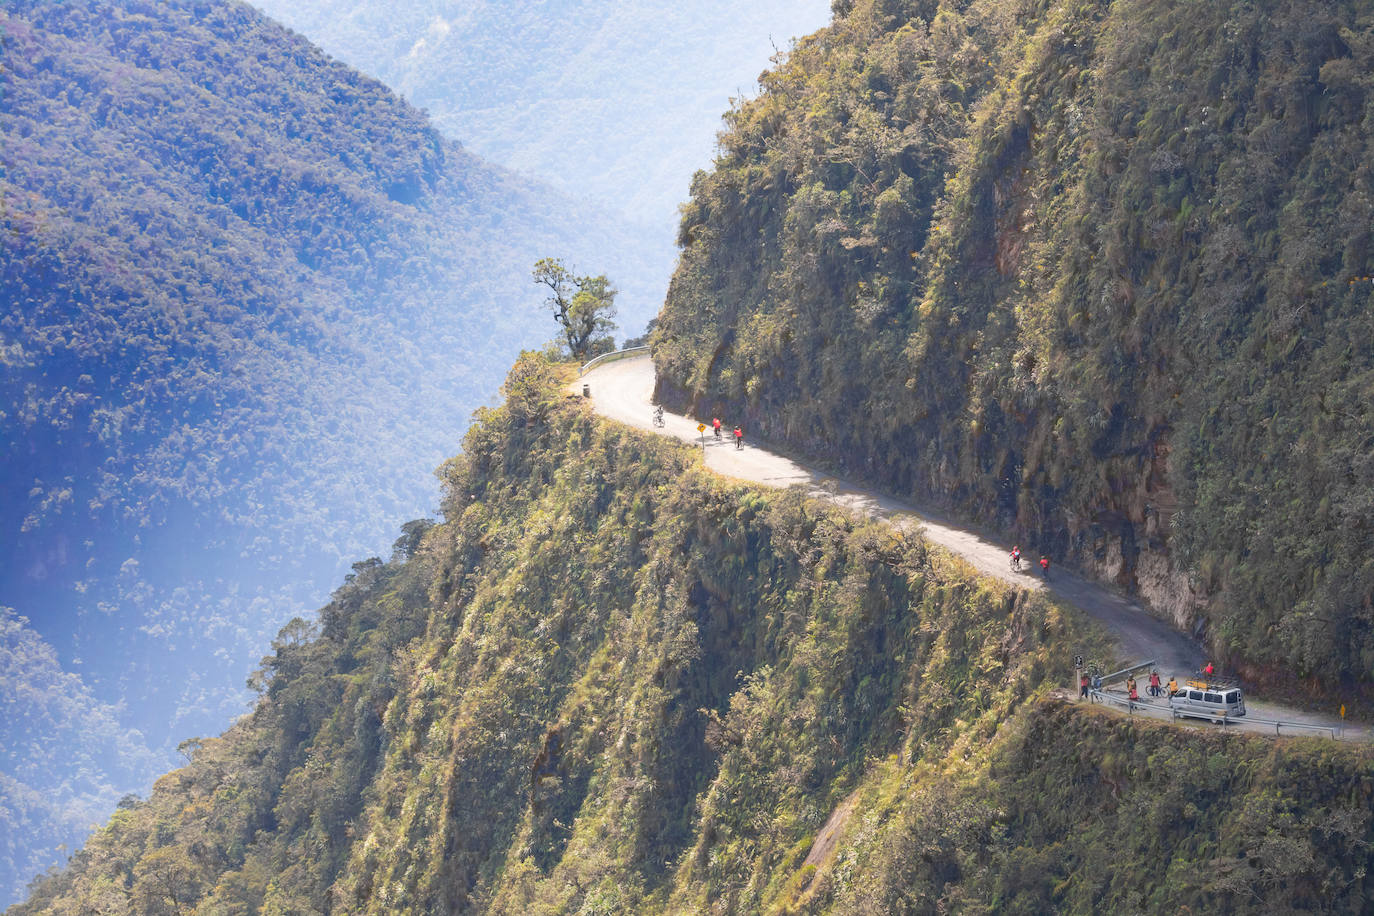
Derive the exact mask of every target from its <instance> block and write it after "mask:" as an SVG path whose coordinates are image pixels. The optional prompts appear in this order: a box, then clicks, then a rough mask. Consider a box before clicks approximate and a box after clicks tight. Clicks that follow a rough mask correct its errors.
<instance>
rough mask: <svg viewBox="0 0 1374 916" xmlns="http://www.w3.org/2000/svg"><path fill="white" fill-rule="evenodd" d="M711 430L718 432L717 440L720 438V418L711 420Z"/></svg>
mask: <svg viewBox="0 0 1374 916" xmlns="http://www.w3.org/2000/svg"><path fill="white" fill-rule="evenodd" d="M711 428H712V429H714V430H715V431H716V438H717V439H719V438H720V417H712V418H711Z"/></svg>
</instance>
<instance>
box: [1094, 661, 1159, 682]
mask: <svg viewBox="0 0 1374 916" xmlns="http://www.w3.org/2000/svg"><path fill="white" fill-rule="evenodd" d="M1154 666H1155V660H1154V659H1153V658H1152V659H1150V660H1149V661H1147V662H1136V663H1135V664H1134V665H1130V666H1128V667H1126V668H1122V669H1121V670H1120V671H1113V672H1112V673H1111V674H1104V675H1103V676H1102V683H1104V684H1110V683H1112V682H1113V681H1117V680H1122V679H1124V678H1125V677H1126V675H1128V674H1130V673H1131V672H1133V671H1140V670H1142V669H1144V668H1153V667H1154Z"/></svg>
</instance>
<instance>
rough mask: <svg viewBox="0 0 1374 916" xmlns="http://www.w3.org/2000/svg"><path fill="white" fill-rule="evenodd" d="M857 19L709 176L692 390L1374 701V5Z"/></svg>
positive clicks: (1093, 6) (680, 278)
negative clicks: (1361, 690) (1367, 692)
mask: <svg viewBox="0 0 1374 916" xmlns="http://www.w3.org/2000/svg"><path fill="white" fill-rule="evenodd" d="M837 10H838V11H839V15H838V16H837V20H836V23H835V24H834V25H833V26H832V27H830V28H829V29H827V30H825V31H823V32H822V33H819V34H818V35H817V36H815V37H814V38H812V39H809V40H808V41H806V42H804V43H803V44H802V46H801V47H799V48H798V49H797V50H796V52H794V53H793V54H792V55H791V56H790V58H789V60H788V61H787V63H786V64H785V65H783V66H781V67H779V68H778V69H777V70H776V71H775V72H773V73H771V74H769V75H768V76H766V77H765V79H764V92H763V93H762V94H761V96H760V97H759V98H757V99H755V100H753V101H750V102H748V103H747V104H744V105H742V106H740V107H739V108H738V109H737V110H736V111H735V112H733V113H732V114H731V117H730V124H731V130H730V131H729V132H728V133H727V134H725V135H724V136H723V138H722V144H721V156H720V159H719V161H718V163H717V167H716V170H715V171H714V172H713V173H712V174H710V175H709V176H703V177H702V178H701V179H700V180H699V181H698V182H697V183H696V184H695V185H694V188H693V197H692V201H691V203H690V204H689V205H688V206H687V207H686V208H685V210H684V220H683V224H682V231H681V241H682V243H683V244H684V245H685V249H684V253H683V257H682V262H681V267H680V269H679V271H678V273H677V275H676V276H675V278H674V282H673V286H672V289H671V291H670V294H669V298H668V303H667V306H666V308H665V311H664V313H663V316H662V324H661V327H662V332H661V334H660V336H659V338H658V339H657V344H656V348H655V359H656V361H657V362H658V364H659V366H660V368H661V369H662V370H663V371H664V374H665V376H666V378H665V383H664V393H665V394H668V395H670V396H671V397H673V398H674V399H676V400H677V401H678V402H679V403H683V404H687V403H690V404H691V405H692V406H693V407H694V408H695V409H696V410H698V411H700V412H701V413H702V415H705V416H709V415H711V414H712V413H713V412H716V411H720V410H726V411H728V412H729V414H730V415H732V416H739V415H744V416H746V417H747V418H748V423H749V425H750V427H751V428H752V429H753V430H755V431H756V432H758V433H759V434H762V435H764V436H767V437H773V438H776V439H780V440H782V439H785V440H788V441H790V442H792V443H793V444H794V445H795V446H797V447H799V448H801V449H803V450H804V451H806V452H808V453H810V454H813V455H816V456H826V457H828V458H829V459H831V460H833V461H834V462H835V463H837V464H840V465H842V466H844V467H845V468H846V469H847V470H849V472H850V473H853V474H857V475H861V476H865V477H867V478H868V479H870V480H872V481H875V482H877V483H879V484H880V485H882V486H885V487H888V488H891V489H893V490H895V491H897V492H899V493H904V494H914V495H915V496H916V497H918V498H920V499H925V500H929V501H931V502H935V503H938V504H940V505H943V506H945V507H948V508H950V509H954V510H956V511H958V512H960V513H963V514H964V515H966V516H968V517H970V518H973V519H976V520H977V521H978V522H979V523H980V524H981V525H984V526H987V527H992V528H996V529H999V530H1001V531H1004V532H1005V537H1006V540H1008V541H1009V542H1010V541H1013V540H1019V541H1021V542H1022V544H1023V545H1025V546H1026V547H1027V549H1029V550H1033V551H1039V552H1044V553H1048V554H1050V555H1051V556H1053V557H1054V558H1055V559H1056V560H1060V561H1068V562H1072V563H1076V564H1078V565H1080V566H1082V567H1084V568H1087V569H1089V570H1091V571H1093V572H1095V573H1096V574H1098V575H1100V576H1102V577H1103V578H1107V579H1110V580H1112V581H1115V582H1118V583H1120V584H1121V585H1122V586H1124V587H1126V588H1128V589H1131V590H1135V591H1138V592H1139V593H1141V594H1142V595H1144V596H1145V597H1147V598H1148V599H1150V600H1151V601H1152V602H1153V603H1154V604H1155V605H1156V606H1157V607H1158V608H1159V609H1160V610H1161V611H1162V612H1164V613H1166V614H1169V615H1172V616H1173V617H1174V618H1175V619H1176V620H1177V622H1178V623H1179V625H1180V626H1181V627H1183V628H1186V629H1196V630H1197V631H1200V632H1204V633H1205V635H1206V636H1207V638H1208V639H1209V640H1210V642H1211V644H1212V645H1213V647H1214V648H1215V649H1216V651H1217V652H1218V653H1219V654H1220V655H1222V656H1223V657H1224V658H1225V659H1226V661H1227V664H1228V665H1235V666H1249V667H1248V671H1249V673H1251V674H1253V675H1254V676H1256V677H1260V678H1268V677H1278V678H1290V679H1296V678H1299V677H1305V678H1317V679H1319V680H1321V681H1323V682H1325V683H1326V684H1328V685H1334V684H1336V683H1339V682H1346V683H1349V682H1350V681H1361V682H1363V683H1364V684H1365V685H1366V686H1367V685H1368V684H1369V682H1370V680H1371V677H1374V565H1372V564H1371V561H1370V557H1371V556H1374V526H1372V525H1371V523H1370V518H1371V514H1370V512H1369V511H1368V510H1369V499H1370V496H1369V494H1370V492H1371V491H1370V488H1369V486H1368V480H1369V479H1370V472H1371V470H1374V468H1372V467H1371V465H1370V461H1371V459H1370V452H1369V450H1368V448H1366V447H1365V446H1366V445H1367V443H1368V441H1369V436H1370V435H1371V433H1372V432H1374V414H1371V413H1370V410H1369V407H1368V405H1369V404H1370V403H1371V400H1370V398H1369V397H1368V394H1369V392H1370V391H1371V390H1374V389H1371V387H1370V386H1371V385H1372V384H1374V350H1371V347H1370V343H1369V342H1370V341H1371V339H1374V336H1371V331H1374V326H1371V320H1372V319H1371V316H1374V309H1371V308H1370V301H1371V300H1370V296H1371V282H1370V279H1369V278H1370V276H1371V275H1372V274H1374V262H1371V249H1370V245H1369V238H1370V235H1369V230H1370V225H1371V224H1372V223H1374V209H1371V207H1374V204H1371V201H1374V176H1372V175H1371V169H1370V165H1369V163H1370V162H1371V161H1374V160H1372V159H1371V156H1370V150H1371V136H1372V135H1374V128H1372V125H1374V117H1371V112H1372V111H1374V109H1371V107H1370V106H1371V104H1374V91H1371V86H1370V83H1369V80H1368V79H1367V77H1366V76H1365V75H1364V74H1367V73H1368V72H1370V65H1371V63H1372V62H1374V58H1371V57H1370V54H1371V49H1374V38H1371V36H1372V35H1374V23H1372V22H1371V20H1370V18H1369V16H1368V11H1367V10H1365V9H1364V8H1363V7H1361V6H1360V5H1359V4H1356V3H1337V4H1322V3H1304V2H1287V3H1280V4H1275V5H1270V6H1265V7H1263V8H1259V7H1255V6H1253V5H1250V4H1245V3H1219V4H1210V5H1207V6H1206V7H1205V9H1204V8H1195V7H1193V6H1191V5H1183V4H1175V3H1169V2H1156V0H1132V2H1129V3H1113V4H1108V3H1093V2H1084V3H1074V4H1059V5H1050V4H1044V3H1033V2H1001V0H974V2H969V3H962V2H961V3H936V2H916V0H910V2H876V0H874V2H864V0H859V2H853V3H843V4H839V5H837Z"/></svg>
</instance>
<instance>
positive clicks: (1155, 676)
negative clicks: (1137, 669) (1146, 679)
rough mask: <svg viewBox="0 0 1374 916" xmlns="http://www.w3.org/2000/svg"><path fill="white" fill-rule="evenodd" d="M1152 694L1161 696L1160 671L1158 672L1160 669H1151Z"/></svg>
mask: <svg viewBox="0 0 1374 916" xmlns="http://www.w3.org/2000/svg"><path fill="white" fill-rule="evenodd" d="M1150 696H1152V697H1157V696H1159V672H1158V671H1151V672H1150Z"/></svg>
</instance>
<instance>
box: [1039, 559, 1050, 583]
mask: <svg viewBox="0 0 1374 916" xmlns="http://www.w3.org/2000/svg"><path fill="white" fill-rule="evenodd" d="M1040 575H1042V576H1044V577H1045V581H1047V582H1048V581H1049V578H1050V558H1049V557H1041V558H1040Z"/></svg>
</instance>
